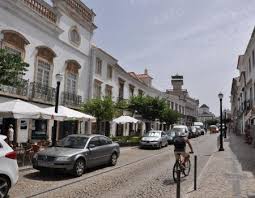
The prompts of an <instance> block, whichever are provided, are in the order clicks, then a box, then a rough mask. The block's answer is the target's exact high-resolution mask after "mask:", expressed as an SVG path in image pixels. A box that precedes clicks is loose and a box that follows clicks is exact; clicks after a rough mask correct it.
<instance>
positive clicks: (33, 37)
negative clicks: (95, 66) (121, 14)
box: [0, 0, 96, 138]
mask: <svg viewBox="0 0 255 198" xmlns="http://www.w3.org/2000/svg"><path fill="white" fill-rule="evenodd" d="M52 2H53V6H51V5H49V4H47V3H46V2H44V1H43V0H5V1H0V13H1V15H0V34H1V37H0V38H1V45H0V46H1V47H2V48H5V49H7V50H8V51H9V52H10V53H15V54H18V55H20V56H21V57H22V59H23V60H24V61H25V62H27V63H28V64H29V68H28V71H27V72H26V74H25V75H24V76H23V79H24V86H23V87H15V86H13V87H10V86H4V85H1V90H0V102H4V101H8V100H10V99H12V98H20V99H23V100H25V101H29V102H34V103H36V104H37V105H38V106H42V107H46V106H49V105H54V102H55V87H56V78H55V76H56V74H63V77H64V78H63V80H62V82H61V86H60V104H62V105H65V106H69V107H71V108H79V105H80V104H81V102H82V101H84V100H87V99H88V93H89V92H88V89H89V77H90V76H91V74H90V71H91V70H90V52H91V39H92V36H93V31H94V29H95V28H96V26H95V25H94V16H95V13H94V12H93V11H92V10H91V9H89V8H88V7H87V6H86V5H84V4H83V3H82V2H81V1H79V0H53V1H52ZM1 122H2V124H8V123H9V122H14V121H13V120H8V119H5V120H1ZM27 122H28V125H29V126H31V127H28V128H29V130H28V133H29V134H31V136H33V135H35V134H33V133H34V132H36V131H37V130H44V131H46V130H47V135H48V136H49V138H50V136H51V125H52V123H50V122H48V123H47V121H44V120H33V121H27ZM13 124H15V126H16V131H19V130H20V128H19V124H20V123H19V122H17V123H13ZM59 127H60V128H66V130H69V133H71V132H72V131H75V129H77V130H78V129H80V128H81V129H82V131H83V132H84V127H79V124H77V123H75V124H71V125H70V124H67V125H66V124H65V123H62V124H61V126H59ZM3 130H4V131H5V130H6V129H3ZM62 135H63V134H59V136H60V137H61V136H62Z"/></svg>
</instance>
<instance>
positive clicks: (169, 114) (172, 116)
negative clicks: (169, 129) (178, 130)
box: [160, 107, 181, 126]
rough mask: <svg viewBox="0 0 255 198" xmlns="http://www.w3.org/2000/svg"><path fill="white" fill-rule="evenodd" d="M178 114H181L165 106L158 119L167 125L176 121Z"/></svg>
mask: <svg viewBox="0 0 255 198" xmlns="http://www.w3.org/2000/svg"><path fill="white" fill-rule="evenodd" d="M180 116H181V115H180V114H179V113H178V112H176V111H173V110H172V109H170V108H168V107H167V108H165V109H164V111H163V112H162V114H161V118H160V120H161V121H162V122H166V124H167V126H169V125H172V124H174V123H176V122H177V121H178V118H179V117H180Z"/></svg>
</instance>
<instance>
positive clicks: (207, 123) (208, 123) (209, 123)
mask: <svg viewBox="0 0 255 198" xmlns="http://www.w3.org/2000/svg"><path fill="white" fill-rule="evenodd" d="M205 123H206V125H207V126H210V125H216V124H217V123H218V120H216V119H211V120H206V121H205Z"/></svg>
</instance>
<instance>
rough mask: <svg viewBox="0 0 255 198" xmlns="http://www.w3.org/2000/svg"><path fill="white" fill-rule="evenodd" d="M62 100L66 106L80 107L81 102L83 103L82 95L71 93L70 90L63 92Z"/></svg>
mask: <svg viewBox="0 0 255 198" xmlns="http://www.w3.org/2000/svg"><path fill="white" fill-rule="evenodd" d="M61 99H62V100H61V102H62V104H63V105H64V106H69V107H72V108H75V109H77V108H79V107H80V105H81V103H82V97H81V96H79V95H77V94H75V93H70V92H65V91H64V92H62V95H61Z"/></svg>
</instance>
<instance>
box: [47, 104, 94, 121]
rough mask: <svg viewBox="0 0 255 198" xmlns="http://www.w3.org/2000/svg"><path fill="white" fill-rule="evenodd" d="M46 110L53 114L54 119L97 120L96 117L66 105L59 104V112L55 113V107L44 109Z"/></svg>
mask: <svg viewBox="0 0 255 198" xmlns="http://www.w3.org/2000/svg"><path fill="white" fill-rule="evenodd" d="M43 110H44V112H48V113H49V114H51V115H52V119H54V120H59V121H65V120H92V121H93V120H96V118H95V117H93V116H91V115H88V114H85V113H81V112H79V111H75V110H73V109H70V108H67V107H64V106H61V105H60V106H58V113H55V107H48V108H44V109H43Z"/></svg>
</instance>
